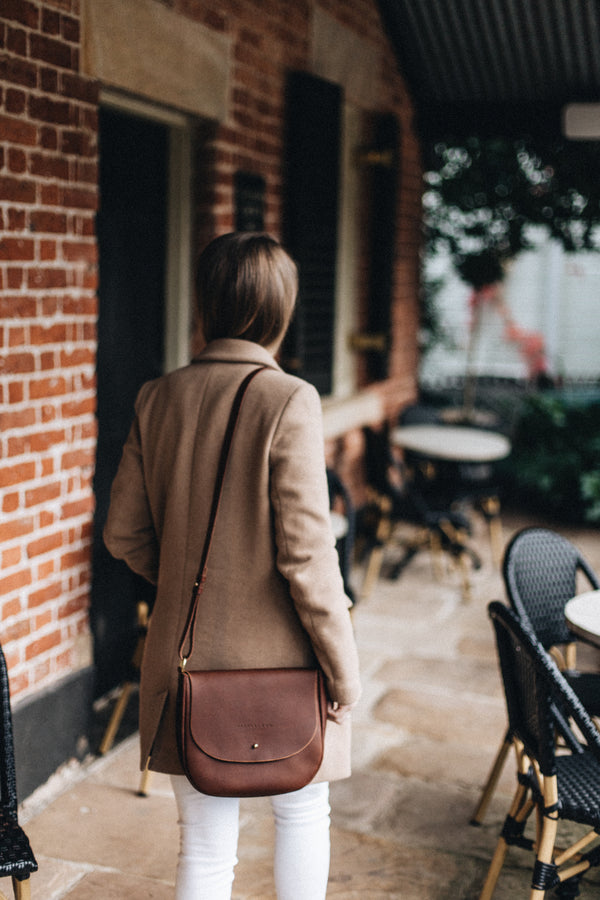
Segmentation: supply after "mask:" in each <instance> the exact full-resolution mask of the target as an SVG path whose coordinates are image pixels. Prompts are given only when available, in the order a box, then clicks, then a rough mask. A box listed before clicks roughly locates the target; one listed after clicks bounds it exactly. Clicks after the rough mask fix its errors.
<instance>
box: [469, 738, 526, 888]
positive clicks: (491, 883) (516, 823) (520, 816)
mask: <svg viewBox="0 0 600 900" xmlns="http://www.w3.org/2000/svg"><path fill="white" fill-rule="evenodd" d="M515 749H516V752H517V759H518V770H519V772H520V773H521V774H523V773H525V772H526V771H527V768H528V765H529V763H528V760H527V757H526V756H525V754H524V752H523V747H522V745H520V744H519V745H517V744H515ZM534 806H535V804H534V802H533V800H532V799H531V797H529V787H528V786H527V784H526V783H525V781H524V780H521V781H519V783H518V784H517V789H516V791H515V793H514V796H513V800H512V803H511V805H510V809H509V811H508V815H507V817H506V820H505V823H504V827H503V830H502V834H501V835H500V837H499V838H498V843H497V844H496V849H495V850H494V855H493V857H492V861H491V863H490V866H489V869H488V872H487V875H486V879H485V882H484V884H483V888H482V889H481V893H480V895H479V900H491V898H492V895H493V893H494V890H495V887H496V883H497V881H498V877H499V875H500V872H501V870H502V866H503V865H504V860H505V858H506V853H507V850H508V847H509V841H510V834H511V832H512V833H513V834H520V833H521V832H522V829H523V828H524V826H525V822H526V821H527V819H528V817H529V815H530V814H531V812H532V810H533V809H534ZM507 835H508V837H507ZM511 842H512V841H511Z"/></svg>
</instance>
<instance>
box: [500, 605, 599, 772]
mask: <svg viewBox="0 0 600 900" xmlns="http://www.w3.org/2000/svg"><path fill="white" fill-rule="evenodd" d="M488 613H489V616H490V618H491V620H492V623H493V625H494V630H495V634H496V645H497V648H498V658H499V662H500V671H501V674H502V681H503V683H504V694H505V697H506V706H507V711H508V720H509V727H510V730H511V733H512V734H513V735H514V736H516V737H517V738H518V739H519V740H520V741H522V743H523V745H524V747H525V752H526V753H527V755H528V756H529V757H531V758H532V759H536V760H537V761H538V763H539V764H540V769H541V772H542V774H543V775H553V774H555V772H556V741H555V737H556V731H555V729H556V709H557V708H560V710H561V711H562V712H563V714H564V715H565V717H567V718H568V719H571V720H572V721H574V722H575V723H576V724H577V726H578V728H579V731H580V732H581V735H582V737H583V740H584V741H585V745H586V749H588V750H590V751H591V752H592V753H593V754H594V756H595V757H596V758H597V759H598V761H599V762H600V732H598V730H597V728H596V727H595V725H594V724H593V722H592V720H591V718H590V717H589V715H588V714H587V712H586V710H585V709H584V707H583V705H582V704H581V702H580V700H579V699H578V697H577V695H576V694H575V692H574V691H573V690H572V688H571V687H570V685H569V684H568V682H567V681H566V680H565V678H564V677H563V675H562V674H561V672H560V671H559V669H558V666H557V665H556V663H555V662H554V660H553V659H552V657H551V656H550V655H549V654H548V653H547V652H546V650H545V649H544V647H543V646H542V644H541V643H540V641H539V640H538V639H537V638H536V636H535V635H534V634H533V633H532V631H531V630H530V629H529V628H528V627H527V626H526V624H524V623H523V622H522V621H521V620H520V619H519V618H518V616H517V615H516V614H515V612H514V611H513V610H511V609H509V608H508V607H507V606H504V604H502V603H498V602H494V603H490V605H489V606H488Z"/></svg>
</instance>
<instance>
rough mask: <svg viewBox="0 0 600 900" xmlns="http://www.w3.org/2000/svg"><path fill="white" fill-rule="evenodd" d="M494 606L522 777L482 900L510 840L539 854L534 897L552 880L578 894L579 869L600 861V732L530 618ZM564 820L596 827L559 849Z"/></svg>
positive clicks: (492, 612) (565, 890) (491, 609)
mask: <svg viewBox="0 0 600 900" xmlns="http://www.w3.org/2000/svg"><path fill="white" fill-rule="evenodd" d="M488 612H489V615H490V618H491V620H492V623H493V626H494V630H495V634H496V645H497V648H498V657H499V662H500V671H501V674H502V681H503V683H504V694H505V698H506V706H507V711H508V720H509V728H510V732H511V735H512V737H513V741H514V744H515V749H516V751H517V758H518V779H517V782H518V783H517V789H516V792H515V794H514V798H513V801H512V804H511V807H510V809H509V813H508V816H507V817H506V820H505V822H504V826H503V828H502V833H501V835H500V838H499V840H498V843H497V845H496V850H495V852H494V855H493V858H492V861H491V864H490V867H489V869H488V874H487V877H486V880H485V883H484V886H483V889H482V892H481V894H480V898H479V900H490V898H491V897H492V895H493V893H494V889H495V886H496V883H497V881H498V877H499V875H500V872H501V870H502V866H503V864H504V860H505V857H506V853H507V850H508V848H509V847H510V846H516V847H520V848H522V849H526V850H532V851H533V852H534V854H535V863H534V867H533V876H532V882H531V891H530V894H529V898H530V900H540V898H543V897H544V896H545V894H546V891H548V890H549V889H551V888H554V887H557V888H558V890H557V894H558V895H559V896H562V897H576V896H578V894H579V886H578V882H579V879H580V878H581V875H582V874H583V873H584V872H586V871H587V870H588V869H589V868H590V867H592V866H596V865H598V864H599V863H600V846H598V844H596V845H595V846H592V842H593V841H598V837H599V835H598V831H600V732H598V730H597V728H596V727H595V725H594V723H593V722H592V720H591V718H590V716H589V715H588V714H587V712H586V710H585V709H584V707H583V705H582V703H581V702H580V701H579V699H578V697H577V695H576V694H575V692H574V691H573V689H572V688H571V686H570V685H569V683H568V681H567V680H566V678H565V677H564V676H563V674H562V673H561V672H560V670H559V668H558V666H557V665H556V662H555V660H554V659H553V658H552V657H551V656H550V654H549V653H548V652H547V651H546V650H545V649H544V647H543V646H542V644H541V643H540V641H538V640H537V638H536V637H535V635H534V634H533V632H532V631H531V630H530V629H529V628H528V627H527V625H525V624H524V623H523V622H522V621H520V620H519V618H518V617H517V615H516V614H515V613H514V612H513V610H511V609H509V608H508V607H506V606H504V605H503V604H502V603H498V602H494V603H491V604H490V605H489V607H488ZM556 709H560V710H561V711H563V713H564V714H565V716H567V717H568V719H569V721H572V722H573V723H575V725H576V726H577V729H578V732H579V734H580V735H581V743H578V744H577V745H576V746H575V748H574V750H573V751H570V752H568V753H567V752H565V751H564V750H561V751H558V750H557V743H556V734H555V710H556ZM534 811H535V812H536V826H537V827H536V832H535V837H532V838H528V837H527V836H526V834H525V829H526V825H527V823H528V819H529V817H530V815H531V813H532V812H534ZM560 820H566V821H569V822H571V823H573V822H575V823H579V824H580V825H584V826H588V828H590V829H591V830H590V831H587V832H586V833H585V834H584V835H583V836H582V837H580V838H579V839H576V840H575V841H574V843H572V844H571V845H570V846H569V847H567V848H566V849H560V850H559V849H558V848H557V847H556V838H557V832H558V827H559V821H560ZM570 839H572V834H571V838H570Z"/></svg>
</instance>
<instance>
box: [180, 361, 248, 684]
mask: <svg viewBox="0 0 600 900" xmlns="http://www.w3.org/2000/svg"><path fill="white" fill-rule="evenodd" d="M264 368H266V366H260V367H259V368H258V369H253V370H252V372H250V373H249V374H248V375H246V377H245V378H244V380H243V381H242V383H241V384H240V386H239V388H238V389H237V393H236V395H235V398H234V401H233V405H232V407H231V412H230V413H229V421H228V422H227V428H226V431H225V436H224V437H223V444H222V446H221V455H220V457H219V465H218V468H217V478H216V481H215V488H214V492H213V498H212V504H211V509H210V516H209V518H208V527H207V529H206V537H205V538H204V548H203V550H202V558H201V560H200V567H199V569H198V574H197V575H196V580H195V582H194V587H193V589H192V598H191V602H190V611H189V613H188V617H187V621H186V624H185V629H184V631H183V635H182V637H181V643H180V645H179V659H180V661H181V662H180V666H179V668H180V669H181V671H183V670H184V669H185V666H186V663H187V661H188V659H189V657H190V656H191V655H192V651H193V649H194V626H195V624H196V615H197V613H198V602H199V600H200V594H201V593H202V590H203V588H204V582H205V581H206V574H207V569H208V554H209V552H210V547H211V543H212V538H213V533H214V530H215V522H216V520H217V512H218V510H219V503H220V501H221V494H222V493H223V481H224V478H225V470H226V468H227V460H228V459H229V451H230V449H231V442H232V439H233V435H234V432H235V426H236V425H237V421H238V417H239V414H240V409H241V407H242V401H243V399H244V396H245V394H246V390H247V389H248V386H249V384H250V382H251V381H252V379H253V378H254V377H255V375H258V373H259V372H261V371H262V370H263V369H264ZM186 644H188V648H187V651H186Z"/></svg>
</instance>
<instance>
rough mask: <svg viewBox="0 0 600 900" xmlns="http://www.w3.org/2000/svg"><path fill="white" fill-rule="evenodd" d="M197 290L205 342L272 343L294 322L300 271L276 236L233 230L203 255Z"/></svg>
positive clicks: (199, 267) (197, 271) (199, 268)
mask: <svg viewBox="0 0 600 900" xmlns="http://www.w3.org/2000/svg"><path fill="white" fill-rule="evenodd" d="M196 293H197V302H198V311H199V313H200V322H201V324H202V330H203V333H204V339H205V340H206V341H213V340H215V339H216V338H240V339H242V340H245V341H254V343H256V344H261V345H262V346H263V347H268V346H270V345H272V344H274V343H275V342H277V341H280V340H281V339H282V338H283V336H284V334H285V332H286V330H287V327H288V325H289V323H290V320H291V318H292V313H293V311H294V304H295V302H296V295H297V293H298V272H297V269H296V264H295V263H294V261H293V260H292V259H291V257H290V256H288V254H287V253H286V251H285V250H284V249H283V247H282V246H281V244H280V243H279V242H278V241H276V240H275V238H273V237H271V236H270V235H268V234H264V233H262V232H250V231H247V232H232V233H231V234H225V235H222V236H221V237H218V238H215V240H214V241H211V243H210V244H209V245H208V246H207V247H206V248H205V249H204V250H203V252H202V253H201V255H200V258H199V260H198V266H197V269H196Z"/></svg>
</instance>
